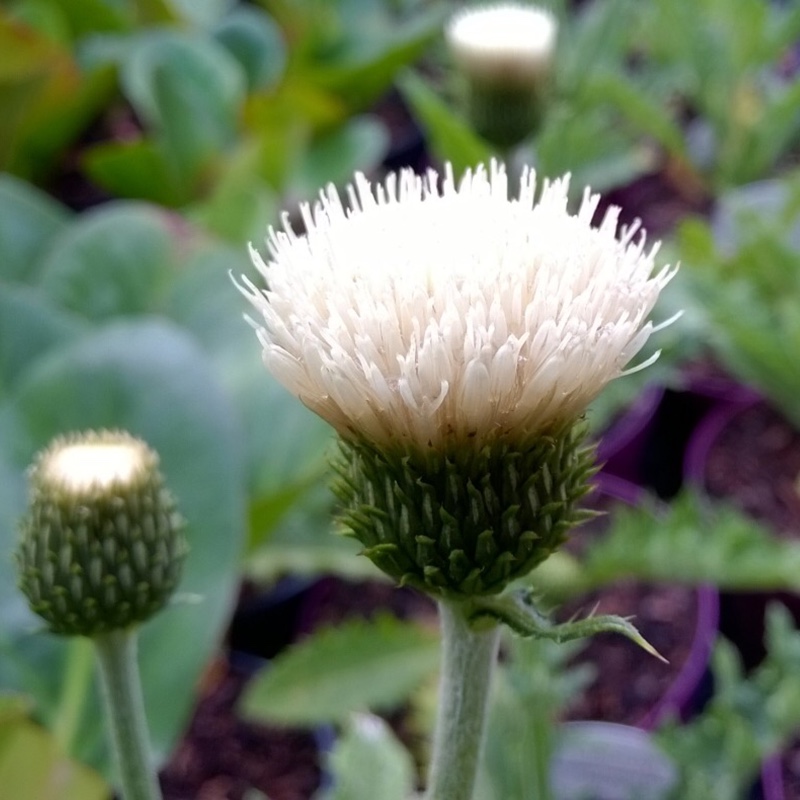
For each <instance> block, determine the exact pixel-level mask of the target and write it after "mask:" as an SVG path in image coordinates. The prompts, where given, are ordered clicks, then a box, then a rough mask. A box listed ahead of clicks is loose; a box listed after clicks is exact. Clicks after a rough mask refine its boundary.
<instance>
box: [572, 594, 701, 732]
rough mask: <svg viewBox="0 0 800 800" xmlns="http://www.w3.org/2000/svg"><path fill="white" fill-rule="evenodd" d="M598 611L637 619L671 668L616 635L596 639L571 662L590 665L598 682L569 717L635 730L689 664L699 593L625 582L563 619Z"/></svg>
mask: <svg viewBox="0 0 800 800" xmlns="http://www.w3.org/2000/svg"><path fill="white" fill-rule="evenodd" d="M595 607H596V613H597V614H618V615H619V616H622V617H633V620H632V621H633V623H634V625H636V627H637V629H638V630H639V632H640V633H641V634H642V635H643V636H644V638H645V639H646V640H647V641H648V642H650V644H652V645H653V647H655V648H656V650H658V652H659V653H661V654H662V655H663V656H664V657H665V658H666V659H667V660H668V661H669V663H668V664H664V663H663V662H661V661H658V660H657V659H656V658H654V657H653V656H651V655H650V654H648V653H646V652H645V651H644V650H642V648H640V647H638V646H637V645H635V644H634V643H633V642H631V641H629V640H628V639H625V638H623V637H622V636H619V635H617V634H600V635H598V636H595V637H593V638H592V639H591V640H590V641H589V643H588V645H587V646H586V648H585V649H584V650H583V651H582V652H581V653H580V654H579V655H578V656H577V657H576V658H575V660H574V662H573V663H574V664H590V665H592V666H593V668H594V671H595V678H594V680H593V682H592V684H591V685H590V686H589V687H588V688H587V690H586V691H585V692H583V694H581V695H580V696H579V697H577V698H576V699H575V701H574V702H573V703H571V704H570V706H569V708H568V709H567V711H566V718H567V719H570V720H589V719H590V720H603V721H606V722H619V723H623V724H627V725H636V724H638V723H640V722H641V721H642V720H644V719H645V718H646V717H647V715H648V712H650V710H651V709H652V708H653V707H654V706H655V705H656V704H657V703H658V701H659V700H660V699H661V698H662V697H663V696H664V694H665V693H666V691H667V689H668V688H669V687H670V685H671V684H672V682H673V681H674V680H675V679H676V678H677V676H678V673H679V672H680V670H681V668H682V667H683V665H684V663H685V662H686V659H687V657H688V655H689V652H690V650H691V646H692V640H693V637H694V632H695V626H696V623H697V593H696V591H695V590H694V589H690V588H686V587H682V586H671V585H670V586H667V585H646V584H641V583H634V582H622V583H617V584H614V585H613V586H610V587H607V588H604V589H603V590H602V591H599V592H593V593H592V594H590V595H588V596H585V597H583V598H582V599H581V600H580V601H579V602H577V603H570V604H569V606H567V607H565V608H564V609H562V610H561V612H560V614H559V616H562V617H563V618H568V617H570V616H572V615H573V614H575V613H578V614H579V615H581V616H585V615H586V614H587V613H588V612H590V611H592V610H593V609H594V608H595Z"/></svg>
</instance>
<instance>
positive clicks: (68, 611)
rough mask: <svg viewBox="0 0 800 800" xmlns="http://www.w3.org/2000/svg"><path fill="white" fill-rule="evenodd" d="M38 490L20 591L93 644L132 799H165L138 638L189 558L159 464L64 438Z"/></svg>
mask: <svg viewBox="0 0 800 800" xmlns="http://www.w3.org/2000/svg"><path fill="white" fill-rule="evenodd" d="M30 486H31V498H30V503H29V506H28V509H27V512H26V514H25V516H24V517H23V519H22V522H21V536H20V540H19V545H18V548H17V553H16V556H17V567H18V575H19V586H20V589H21V590H22V592H23V593H24V594H25V596H26V598H27V599H28V603H29V605H30V607H31V609H32V610H33V611H34V612H35V613H36V614H38V615H39V616H40V617H41V618H42V619H43V620H44V622H45V623H46V625H47V627H48V629H49V630H50V631H51V632H52V633H55V634H60V635H63V636H85V637H88V638H89V639H90V640H91V642H92V643H93V645H94V648H95V651H96V654H97V659H98V664H99V668H100V675H101V678H102V688H103V699H104V703H105V708H106V712H107V716H108V720H109V725H110V733H111V742H112V745H113V749H114V754H115V757H116V761H117V765H118V768H119V779H120V784H121V788H122V791H123V796H124V797H125V800H158V798H160V797H161V794H160V790H159V788H158V782H157V780H156V776H155V771H154V769H153V765H152V763H151V760H150V755H149V740H148V734H147V724H146V720H145V716H144V707H143V702H142V694H141V686H140V681H139V674H138V665H137V657H136V630H137V627H138V626H139V625H140V624H141V623H143V622H145V621H147V620H148V619H150V618H151V617H152V616H153V615H154V614H156V613H157V612H158V611H159V610H160V609H161V608H162V607H163V606H164V605H165V604H166V603H167V601H168V600H169V598H170V596H171V595H172V593H173V591H174V590H175V587H176V586H177V584H178V581H179V579H180V575H181V568H182V565H183V560H184V557H185V555H186V550H187V547H186V541H185V538H184V534H183V529H184V523H183V520H182V518H181V517H180V515H179V514H178V512H177V510H176V505H175V500H174V498H173V497H172V495H171V494H170V492H169V491H168V490H167V488H166V487H165V485H164V479H163V477H162V475H161V473H160V471H159V469H158V456H157V455H156V453H155V452H154V451H153V450H151V449H150V448H149V447H148V446H147V445H146V444H145V443H144V442H142V441H141V440H139V439H136V438H134V437H133V436H130V435H129V434H127V433H125V432H122V431H101V432H94V431H90V432H87V433H83V434H74V435H71V436H66V437H59V438H57V439H56V440H54V441H53V442H52V443H51V444H50V445H49V446H48V447H47V448H46V449H45V450H43V451H42V452H41V453H40V454H39V455H38V456H37V457H36V459H35V461H34V463H33V465H32V467H31V469H30Z"/></svg>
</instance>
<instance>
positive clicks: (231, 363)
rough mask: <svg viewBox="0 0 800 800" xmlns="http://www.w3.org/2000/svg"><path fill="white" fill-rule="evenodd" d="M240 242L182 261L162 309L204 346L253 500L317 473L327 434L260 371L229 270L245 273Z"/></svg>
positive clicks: (244, 306) (245, 310) (248, 269)
mask: <svg viewBox="0 0 800 800" xmlns="http://www.w3.org/2000/svg"><path fill="white" fill-rule="evenodd" d="M252 271H253V268H252V265H251V264H250V261H249V259H248V258H247V255H246V253H245V252H244V250H243V249H242V248H233V247H228V246H220V247H214V248H209V249H207V250H205V251H202V252H200V253H198V254H197V256H196V257H194V258H192V259H189V260H188V261H187V262H186V264H185V265H184V268H183V269H182V270H181V271H180V273H176V274H175V279H174V282H173V284H172V286H171V287H170V290H169V292H168V297H167V299H166V302H165V305H164V310H165V313H166V314H167V315H168V316H169V317H170V318H171V319H173V320H175V321H176V322H178V323H179V324H180V325H181V326H182V327H184V328H185V329H186V330H188V331H191V332H192V334H194V336H195V337H196V338H197V340H198V341H199V342H200V343H201V344H202V345H203V347H204V348H205V349H206V352H207V353H208V354H209V356H210V358H211V361H212V363H213V364H214V365H215V367H216V368H217V372H218V374H219V376H220V379H221V381H222V383H223V384H224V386H225V387H226V388H227V389H228V391H229V392H230V394H231V396H232V397H233V399H234V403H235V405H236V407H237V409H238V411H239V415H240V418H241V420H242V424H243V427H244V430H245V431H246V437H245V439H246V452H247V464H248V487H249V490H250V495H251V497H252V498H253V499H254V501H256V502H263V501H264V498H266V497H269V496H271V495H273V494H281V493H283V492H284V491H285V490H286V488H287V487H290V486H295V485H297V484H298V483H303V482H307V481H308V480H309V478H310V477H312V476H317V475H319V474H320V473H321V470H322V468H323V467H324V465H325V464H326V453H327V448H328V444H329V442H330V441H331V437H332V432H331V429H330V427H329V426H328V425H327V424H326V423H324V422H323V421H322V420H321V419H320V418H319V417H317V415H316V414H313V413H312V412H311V411H309V410H308V409H307V408H306V407H305V406H304V405H303V404H302V403H301V402H300V401H299V400H297V399H296V398H295V397H293V396H292V395H290V394H289V393H288V392H287V391H286V390H285V389H284V388H283V387H282V386H280V384H278V382H277V381H276V380H275V379H274V378H273V377H272V376H271V375H270V374H269V373H268V372H267V370H266V369H265V368H264V366H263V364H262V361H261V345H260V344H259V342H258V339H257V338H256V336H255V334H254V332H253V329H252V327H251V326H250V325H248V324H247V322H246V321H245V319H244V316H245V315H246V314H252V313H255V311H254V309H253V308H252V307H251V306H250V305H249V304H248V303H247V301H246V300H245V299H244V298H243V297H242V296H241V295H240V294H239V293H238V292H237V291H236V288H235V287H234V286H233V284H232V282H231V274H233V275H234V276H236V277H237V279H238V276H239V275H241V274H252Z"/></svg>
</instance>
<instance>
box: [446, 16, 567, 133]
mask: <svg viewBox="0 0 800 800" xmlns="http://www.w3.org/2000/svg"><path fill="white" fill-rule="evenodd" d="M557 32H558V26H557V22H556V19H555V17H554V16H553V15H552V14H551V13H550V12H549V11H546V10H544V9H541V8H536V7H535V6H530V5H523V4H520V3H514V2H511V3H489V4H486V5H480V6H473V7H468V8H465V9H461V10H460V11H458V12H457V13H456V14H455V15H454V16H453V18H452V19H451V20H450V22H449V24H448V25H447V27H446V29H445V40H446V42H447V45H448V47H449V50H450V53H451V55H452V58H453V61H454V62H455V64H456V66H457V67H458V69H459V72H460V74H461V75H462V77H463V79H464V83H465V89H466V97H465V101H466V111H467V114H468V116H469V119H470V121H471V122H472V124H473V126H474V128H475V130H476V131H477V132H478V133H479V134H480V135H481V136H483V137H484V138H485V139H486V140H487V141H488V142H491V143H492V144H494V145H496V146H498V147H502V148H508V147H513V146H515V145H517V144H519V143H521V142H522V141H524V140H525V139H527V138H528V137H529V136H531V135H532V134H533V133H535V132H536V131H537V130H538V128H539V126H540V123H541V118H542V116H543V113H544V107H545V103H546V96H547V94H548V92H549V84H550V77H551V70H552V66H553V59H554V54H555V45H556V37H557Z"/></svg>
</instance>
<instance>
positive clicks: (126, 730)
mask: <svg viewBox="0 0 800 800" xmlns="http://www.w3.org/2000/svg"><path fill="white" fill-rule="evenodd" d="M93 642H94V644H95V649H96V651H97V657H98V661H99V664H100V675H101V679H102V685H103V700H104V702H105V708H106V716H107V718H108V724H109V727H110V729H111V742H112V745H113V750H114V755H115V757H116V762H117V769H118V770H119V780H120V787H121V790H122V797H123V798H124V800H161V790H160V789H159V786H158V778H157V776H156V773H155V770H154V769H153V767H152V764H151V762H150V748H149V737H148V733H147V721H146V719H145V714H144V701H143V698H142V687H141V683H140V681H139V667H138V664H137V660H136V632H135V631H133V630H116V631H110V632H109V633H105V634H102V635H99V636H95V637H94V639H93Z"/></svg>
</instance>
